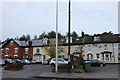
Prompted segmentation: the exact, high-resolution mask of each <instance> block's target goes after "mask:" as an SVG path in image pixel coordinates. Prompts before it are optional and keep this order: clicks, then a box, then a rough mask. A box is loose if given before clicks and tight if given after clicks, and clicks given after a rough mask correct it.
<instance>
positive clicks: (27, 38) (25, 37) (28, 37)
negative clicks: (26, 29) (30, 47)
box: [19, 34, 31, 41]
mask: <svg viewBox="0 0 120 80" xmlns="http://www.w3.org/2000/svg"><path fill="white" fill-rule="evenodd" d="M30 39H31V37H30V35H29V34H27V35H26V36H25V35H22V37H20V38H19V40H20V41H27V40H30Z"/></svg>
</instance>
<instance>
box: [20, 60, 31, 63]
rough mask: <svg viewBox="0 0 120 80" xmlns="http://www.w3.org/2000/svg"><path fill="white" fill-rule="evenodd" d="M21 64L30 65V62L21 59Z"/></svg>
mask: <svg viewBox="0 0 120 80" xmlns="http://www.w3.org/2000/svg"><path fill="white" fill-rule="evenodd" d="M21 62H22V63H23V64H30V61H29V60H27V59H21Z"/></svg>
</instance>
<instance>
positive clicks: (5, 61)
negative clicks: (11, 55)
mask: <svg viewBox="0 0 120 80" xmlns="http://www.w3.org/2000/svg"><path fill="white" fill-rule="evenodd" d="M3 61H4V63H5V65H8V64H12V63H13V61H12V60H11V59H3Z"/></svg>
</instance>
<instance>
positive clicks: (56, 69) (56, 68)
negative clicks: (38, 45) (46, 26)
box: [55, 0, 58, 73]
mask: <svg viewBox="0 0 120 80" xmlns="http://www.w3.org/2000/svg"><path fill="white" fill-rule="evenodd" d="M55 72H56V73H58V0H57V1H56V63H55Z"/></svg>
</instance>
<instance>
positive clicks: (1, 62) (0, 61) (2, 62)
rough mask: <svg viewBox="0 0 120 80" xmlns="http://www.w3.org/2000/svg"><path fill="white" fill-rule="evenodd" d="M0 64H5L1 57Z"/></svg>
mask: <svg viewBox="0 0 120 80" xmlns="http://www.w3.org/2000/svg"><path fill="white" fill-rule="evenodd" d="M0 65H1V66H4V65H5V62H4V60H3V59H2V58H0Z"/></svg>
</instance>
